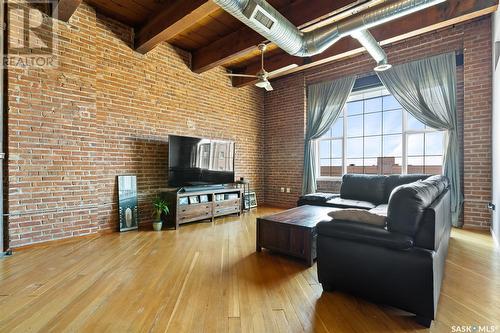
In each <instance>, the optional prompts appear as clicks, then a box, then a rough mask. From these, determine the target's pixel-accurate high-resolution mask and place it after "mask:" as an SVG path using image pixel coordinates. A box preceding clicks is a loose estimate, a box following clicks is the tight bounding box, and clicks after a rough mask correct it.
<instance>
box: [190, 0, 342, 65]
mask: <svg viewBox="0 0 500 333" xmlns="http://www.w3.org/2000/svg"><path fill="white" fill-rule="evenodd" d="M350 4H352V0H338V1H323V0H299V1H293V2H292V3H291V4H289V5H287V6H285V7H283V8H277V9H278V10H279V11H280V12H281V13H283V14H284V15H286V17H287V18H288V19H289V20H290V22H292V23H293V24H294V25H296V26H298V27H302V26H305V25H308V24H310V23H312V22H315V21H317V19H318V18H320V17H324V16H328V15H329V14H331V13H333V12H335V11H336V10H338V9H340V8H343V7H345V6H348V5H350ZM265 40H266V39H265V38H264V37H262V36H261V35H260V34H258V33H257V32H255V31H254V30H252V29H251V28H249V27H247V26H245V25H243V26H242V27H241V28H240V29H238V30H236V31H234V32H232V33H230V34H229V35H227V36H225V37H223V38H221V39H218V40H217V41H215V42H213V43H212V44H209V45H207V46H205V47H202V48H200V49H198V50H196V51H194V52H193V60H192V68H191V69H192V71H193V72H195V73H203V72H205V71H207V70H210V69H212V68H214V67H217V66H219V65H222V64H224V63H227V62H229V61H230V60H232V59H236V58H238V57H240V56H242V55H244V54H246V53H248V52H251V51H253V50H256V49H257V45H259V44H260V43H262V42H264V41H265Z"/></svg>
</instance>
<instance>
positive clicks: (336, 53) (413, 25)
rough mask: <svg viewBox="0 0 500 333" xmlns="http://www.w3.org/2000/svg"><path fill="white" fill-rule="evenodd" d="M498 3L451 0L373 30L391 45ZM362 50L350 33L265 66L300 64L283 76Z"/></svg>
mask: <svg viewBox="0 0 500 333" xmlns="http://www.w3.org/2000/svg"><path fill="white" fill-rule="evenodd" d="M497 6H498V0H450V1H448V2H446V3H443V4H440V5H437V6H434V7H430V8H427V9H425V10H423V11H420V12H417V13H414V14H411V15H408V16H406V17H403V18H401V19H398V20H395V21H393V22H390V23H387V24H383V25H380V26H378V27H375V28H372V29H370V32H371V33H372V35H373V36H374V37H375V39H377V40H378V41H379V42H380V43H381V44H382V45H387V44H390V43H394V42H398V41H401V40H404V39H407V38H411V37H414V36H418V35H421V34H424V33H427V32H431V31H434V30H436V29H441V28H444V27H447V26H450V25H454V24H458V23H461V22H464V21H468V20H471V19H474V18H477V17H480V16H483V15H487V14H490V13H493V12H494V11H495V10H496V9H497ZM362 52H364V48H363V47H361V45H360V44H359V43H358V42H357V41H356V40H354V39H353V38H349V37H346V38H343V39H341V40H340V41H338V42H337V43H335V44H334V45H333V46H332V47H330V48H329V49H327V50H326V51H325V52H323V53H321V54H319V55H316V56H313V57H310V58H299V57H294V56H291V55H289V54H287V53H285V52H283V51H281V50H279V51H278V52H275V53H274V54H272V55H270V56H269V57H267V58H266V59H265V67H266V70H267V71H268V72H272V71H275V70H278V69H280V68H284V67H286V66H289V65H292V64H297V65H298V67H296V68H294V69H292V70H290V71H286V72H283V73H280V74H279V76H283V75H287V74H290V73H292V72H297V71H301V70H304V69H307V68H310V67H314V66H318V65H321V64H324V63H327V62H331V61H334V60H338V59H342V58H346V57H349V56H353V55H355V54H358V53H362ZM389 61H390V59H389ZM259 70H260V62H259V61H253V62H251V63H249V64H247V65H246V66H245V68H232V71H233V73H238V74H249V75H252V74H255V73H257V72H258V71H259ZM232 80H233V86H234V87H242V86H246V85H249V84H252V83H255V82H256V80H254V79H252V78H241V77H234V78H233V79H232Z"/></svg>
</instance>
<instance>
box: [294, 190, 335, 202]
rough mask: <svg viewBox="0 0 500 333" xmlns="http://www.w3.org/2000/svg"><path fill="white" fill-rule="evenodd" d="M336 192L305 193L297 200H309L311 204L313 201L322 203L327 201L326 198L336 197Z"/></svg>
mask: <svg viewBox="0 0 500 333" xmlns="http://www.w3.org/2000/svg"><path fill="white" fill-rule="evenodd" d="M338 196H339V195H338V194H335V193H320V192H318V193H311V194H306V195H303V196H301V197H300V198H299V202H309V203H311V204H314V203H318V202H319V203H324V202H327V201H328V200H330V199H332V198H335V197H338Z"/></svg>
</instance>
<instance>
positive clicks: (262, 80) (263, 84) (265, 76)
mask: <svg viewBox="0 0 500 333" xmlns="http://www.w3.org/2000/svg"><path fill="white" fill-rule="evenodd" d="M266 49H267V45H266V44H264V43H262V44H259V50H260V58H261V69H260V71H259V72H258V73H257V74H255V75H248V74H232V73H228V74H227V75H228V76H236V77H251V78H257V79H258V81H257V83H255V85H256V86H257V87H259V88H264V89H266V91H272V90H273V86H272V85H271V83H270V82H269V79H271V78H272V77H273V76H276V75H278V74H279V73H281V72H284V71H287V70H290V69H292V68H295V67H297V65H296V64H292V65H290V66H286V67H284V68H280V69H278V70H275V71H273V72H270V73H269V72H267V71H266V70H265V68H264V53H265V52H266Z"/></svg>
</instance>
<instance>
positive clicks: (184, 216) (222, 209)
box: [160, 186, 243, 229]
mask: <svg viewBox="0 0 500 333" xmlns="http://www.w3.org/2000/svg"><path fill="white" fill-rule="evenodd" d="M160 192H161V196H162V197H163V198H165V199H166V201H167V202H168V206H169V208H170V214H169V215H168V216H169V220H170V221H173V222H174V224H175V228H176V229H177V228H178V227H179V225H181V224H184V223H190V222H195V221H202V220H208V219H209V220H211V221H213V220H214V218H216V217H219V216H225V215H231V214H238V215H240V214H241V206H242V202H243V201H242V198H243V190H242V189H240V188H225V187H224V186H222V188H218V189H217V188H212V187H210V189H206V188H204V190H198V191H186V189H185V188H181V189H176V190H172V189H162V190H160Z"/></svg>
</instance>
